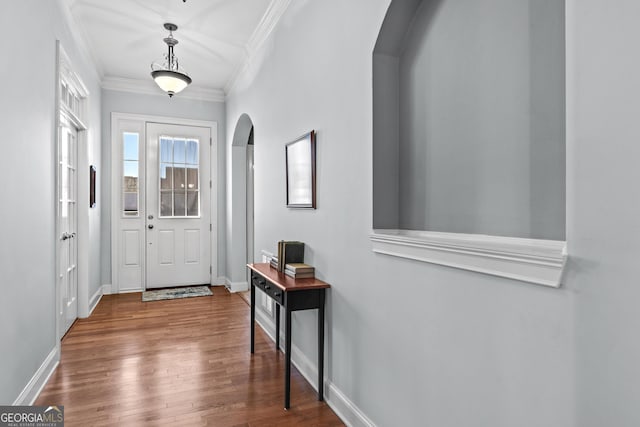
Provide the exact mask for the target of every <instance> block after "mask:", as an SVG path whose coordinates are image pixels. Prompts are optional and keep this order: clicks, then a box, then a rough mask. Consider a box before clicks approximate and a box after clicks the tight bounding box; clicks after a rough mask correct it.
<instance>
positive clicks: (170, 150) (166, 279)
mask: <svg viewBox="0 0 640 427" xmlns="http://www.w3.org/2000/svg"><path fill="white" fill-rule="evenodd" d="M146 136H147V144H146V162H145V163H146V191H145V193H146V201H145V205H146V208H145V215H146V217H145V218H144V219H145V221H146V229H145V231H146V275H145V276H146V288H147V289H149V288H161V287H172V286H182V285H194V284H209V283H211V255H210V254H211V240H212V239H211V214H210V206H211V201H210V195H211V193H210V164H209V163H210V141H211V130H210V128H206V127H196V126H182V125H170V124H163V123H147V125H146Z"/></svg>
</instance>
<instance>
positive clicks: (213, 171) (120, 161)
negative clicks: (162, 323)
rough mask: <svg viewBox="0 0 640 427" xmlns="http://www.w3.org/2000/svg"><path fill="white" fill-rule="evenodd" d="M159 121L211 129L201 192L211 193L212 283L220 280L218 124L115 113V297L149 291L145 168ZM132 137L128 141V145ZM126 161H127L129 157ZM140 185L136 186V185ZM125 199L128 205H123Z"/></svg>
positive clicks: (210, 240)
mask: <svg viewBox="0 0 640 427" xmlns="http://www.w3.org/2000/svg"><path fill="white" fill-rule="evenodd" d="M151 123H161V124H167V125H178V126H192V127H200V128H207V129H208V130H209V132H210V140H209V141H205V143H207V144H209V146H210V154H209V162H210V168H209V170H208V171H202V176H201V177H200V182H201V187H202V188H201V190H202V191H208V192H209V193H210V197H208V200H209V203H207V205H208V208H209V209H210V214H211V219H210V224H211V225H210V233H209V234H208V238H209V244H210V251H209V252H210V255H209V257H208V258H209V263H210V280H215V279H216V278H217V276H218V274H217V273H218V268H217V259H218V254H217V247H218V240H217V239H218V232H217V226H218V218H217V212H218V210H217V207H218V195H217V178H218V175H219V171H218V167H217V165H218V153H217V150H218V141H217V128H218V125H217V123H216V122H213V121H203V120H190V119H179V118H172V117H161V116H150V115H141V114H128V113H116V112H114V113H111V280H112V282H111V284H112V293H126V292H140V291H144V290H145V289H146V287H147V277H146V276H147V272H146V269H147V265H146V264H147V260H146V257H147V254H146V244H147V239H146V233H147V226H148V224H147V222H148V219H147V212H146V206H145V200H146V198H147V195H146V191H147V188H148V185H147V183H146V182H145V181H146V174H145V171H146V168H147V167H148V166H149V165H148V164H146V163H147V162H148V161H151V160H148V159H147V158H146V157H147V154H146V151H147V150H146V145H147V144H148V137H149V135H147V124H151ZM125 139H128V141H125ZM127 144H128V145H129V148H128V152H129V153H131V152H132V149H131V147H130V146H131V145H133V146H136V144H137V150H133V151H134V152H135V151H137V156H136V155H135V154H133V155H132V154H125V150H124V147H125V145H127ZM125 157H126V158H125ZM125 167H127V168H129V169H131V170H133V171H135V172H133V173H129V175H136V176H137V179H132V178H128V181H130V182H125V181H126V180H127V179H125V178H124V176H125V174H124V168H125ZM136 181H137V182H136ZM125 198H126V203H125Z"/></svg>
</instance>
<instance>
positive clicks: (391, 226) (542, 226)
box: [372, 0, 566, 282]
mask: <svg viewBox="0 0 640 427" xmlns="http://www.w3.org/2000/svg"><path fill="white" fill-rule="evenodd" d="M564 8H565V6H564V0H542V1H541V0H393V1H392V2H391V4H390V6H389V9H388V11H387V14H386V17H385V19H384V22H383V24H382V27H381V29H380V32H379V35H378V39H377V42H376V45H375V48H374V51H373V227H374V229H375V232H374V235H375V234H378V235H379V234H386V235H387V236H388V235H393V236H396V237H398V236H404V237H410V238H415V239H423V238H424V237H425V236H428V235H431V236H434V235H435V236H437V237H439V238H446V239H454V240H455V239H456V237H455V236H453V234H458V235H460V236H464V239H465V240H466V241H469V240H478V239H480V240H485V241H486V240H487V239H485V238H484V237H491V239H489V240H491V241H492V242H494V243H496V242H498V243H496V244H498V245H502V244H503V243H505V242H506V245H507V246H510V245H511V244H513V245H515V246H518V248H520V249H518V250H522V251H524V253H527V254H531V253H536V254H538V255H539V252H536V250H538V249H540V247H541V246H544V247H547V249H549V248H551V247H553V249H549V252H545V256H547V255H549V256H550V257H551V258H553V259H554V262H556V263H561V264H562V266H564V260H565V258H566V256H565V253H564V252H565V249H564V248H565V245H564V240H565V217H566V214H565V188H566V185H565V14H564ZM383 230H386V231H383ZM430 233H431V234H430ZM483 236H484V237H483ZM501 237H504V239H500V238H501ZM372 240H374V242H375V241H376V240H375V239H374V238H372ZM478 245H480V246H482V244H481V243H478ZM531 245H533V246H535V247H536V248H537V249H536V250H532V249H526V248H530V247H531ZM523 248H525V249H523ZM374 250H375V248H374ZM558 251H560V252H561V253H560V254H559V253H558ZM379 252H381V253H385V252H382V251H379ZM543 252H544V251H543ZM390 254H392V255H396V254H395V253H390ZM462 268H464V267H462ZM558 280H559V279H558ZM533 281H534V282H535V280H533Z"/></svg>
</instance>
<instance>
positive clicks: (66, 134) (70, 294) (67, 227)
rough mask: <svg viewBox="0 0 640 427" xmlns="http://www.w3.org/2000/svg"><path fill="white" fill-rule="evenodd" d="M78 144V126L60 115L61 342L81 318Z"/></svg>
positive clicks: (58, 192) (59, 276) (59, 265)
mask: <svg viewBox="0 0 640 427" xmlns="http://www.w3.org/2000/svg"><path fill="white" fill-rule="evenodd" d="M77 141H78V132H77V130H76V128H75V126H74V125H72V124H71V123H70V122H69V120H68V119H67V118H66V116H65V115H61V116H60V136H59V138H58V171H57V175H58V177H57V187H58V188H57V199H58V212H57V218H58V232H59V236H58V237H59V240H58V254H59V255H58V295H59V299H60V300H59V309H58V316H59V324H60V325H61V329H60V331H59V332H60V336H59V337H58V338H62V336H63V335H64V334H65V333H66V332H67V331H68V330H69V328H70V327H71V325H72V324H73V322H74V321H75V320H76V318H77V317H78V247H77V238H76V232H77V222H78V219H77V218H78V213H77V212H78V208H77V203H76V201H77V187H78V185H77V182H78V178H77V165H76V163H77V158H78V151H77Z"/></svg>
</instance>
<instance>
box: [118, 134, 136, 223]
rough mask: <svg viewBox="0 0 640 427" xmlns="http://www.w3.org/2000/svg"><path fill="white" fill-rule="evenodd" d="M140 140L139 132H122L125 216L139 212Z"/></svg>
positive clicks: (123, 208) (123, 207) (123, 206)
mask: <svg viewBox="0 0 640 427" xmlns="http://www.w3.org/2000/svg"><path fill="white" fill-rule="evenodd" d="M139 140H140V137H139V135H138V134H137V133H132V132H123V133H122V213H123V214H124V215H125V216H138V213H139V187H138V175H139V173H138V172H139V167H140V161H139V160H140V155H139Z"/></svg>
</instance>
